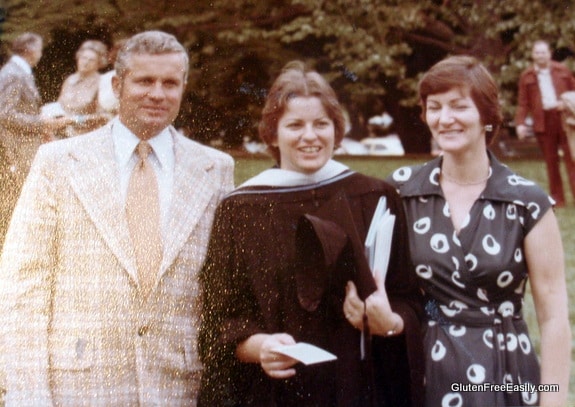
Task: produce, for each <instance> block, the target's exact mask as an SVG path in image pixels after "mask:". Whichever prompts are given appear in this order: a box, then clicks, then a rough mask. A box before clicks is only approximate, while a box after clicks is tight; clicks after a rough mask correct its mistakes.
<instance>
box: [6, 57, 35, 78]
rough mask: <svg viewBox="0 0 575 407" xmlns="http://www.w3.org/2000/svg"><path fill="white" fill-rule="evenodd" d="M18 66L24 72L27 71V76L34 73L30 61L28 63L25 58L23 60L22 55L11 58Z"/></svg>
mask: <svg viewBox="0 0 575 407" xmlns="http://www.w3.org/2000/svg"><path fill="white" fill-rule="evenodd" d="M10 59H11V60H12V61H13V62H14V63H15V64H16V65H18V66H19V67H20V68H22V69H23V70H24V71H26V73H27V74H31V73H32V67H31V66H30V64H29V63H28V61H26V60H25V59H24V58H22V57H21V56H20V55H12V57H11V58H10Z"/></svg>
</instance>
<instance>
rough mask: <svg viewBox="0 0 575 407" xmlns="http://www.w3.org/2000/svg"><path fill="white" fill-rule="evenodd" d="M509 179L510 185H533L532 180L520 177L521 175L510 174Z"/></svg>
mask: <svg viewBox="0 0 575 407" xmlns="http://www.w3.org/2000/svg"><path fill="white" fill-rule="evenodd" d="M507 181H508V182H509V185H513V186H517V185H524V186H526V185H533V182H532V181H529V180H527V179H525V178H523V177H520V176H519V175H510V176H509V177H508V178H507Z"/></svg>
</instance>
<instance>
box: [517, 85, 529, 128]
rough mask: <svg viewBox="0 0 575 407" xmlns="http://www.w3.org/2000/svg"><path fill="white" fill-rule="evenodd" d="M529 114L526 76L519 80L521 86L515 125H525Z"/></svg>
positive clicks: (518, 94) (519, 87)
mask: <svg viewBox="0 0 575 407" xmlns="http://www.w3.org/2000/svg"><path fill="white" fill-rule="evenodd" d="M528 114H529V95H528V94H527V85H526V83H525V75H521V77H520V78H519V86H518V93H517V109H516V111H515V125H516V126H519V125H522V124H525V119H526V118H527V115H528Z"/></svg>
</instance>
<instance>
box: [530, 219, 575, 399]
mask: <svg viewBox="0 0 575 407" xmlns="http://www.w3.org/2000/svg"><path fill="white" fill-rule="evenodd" d="M524 247H525V257H526V260H527V266H528V269H529V278H530V279H531V291H532V293H533V300H534V304H535V311H536V314H537V322H538V324H539V331H540V334H541V383H542V384H558V385H559V392H557V393H551V392H548V393H540V403H541V406H564V405H566V404H567V394H568V386H569V371H570V361H571V328H570V325H569V316H568V305H567V288H566V282H565V263H564V256H563V244H562V242H561V234H560V232H559V227H558V225H557V220H556V218H555V214H554V213H553V211H551V210H549V211H548V212H547V213H546V214H545V215H544V216H543V218H542V219H541V220H540V221H539V222H538V223H537V224H536V225H535V226H534V227H533V229H532V230H531V231H530V232H529V233H528V235H527V237H526V238H525V244H524Z"/></svg>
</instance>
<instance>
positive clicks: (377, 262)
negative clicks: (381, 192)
mask: <svg viewBox="0 0 575 407" xmlns="http://www.w3.org/2000/svg"><path fill="white" fill-rule="evenodd" d="M394 224H395V215H392V214H391V212H389V209H388V208H387V199H386V198H385V197H384V196H382V197H381V198H379V202H378V203H377V207H376V208H375V212H374V214H373V218H372V220H371V224H370V226H369V230H368V232H367V237H366V238H365V255H366V256H367V261H368V263H369V267H370V268H371V272H372V273H373V274H374V275H375V273H379V274H380V275H381V277H382V281H385V276H386V275H387V266H388V265H389V256H390V251H391V239H392V236H393V225H394Z"/></svg>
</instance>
